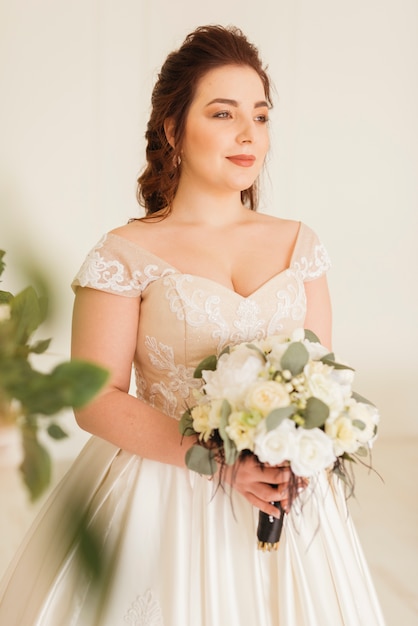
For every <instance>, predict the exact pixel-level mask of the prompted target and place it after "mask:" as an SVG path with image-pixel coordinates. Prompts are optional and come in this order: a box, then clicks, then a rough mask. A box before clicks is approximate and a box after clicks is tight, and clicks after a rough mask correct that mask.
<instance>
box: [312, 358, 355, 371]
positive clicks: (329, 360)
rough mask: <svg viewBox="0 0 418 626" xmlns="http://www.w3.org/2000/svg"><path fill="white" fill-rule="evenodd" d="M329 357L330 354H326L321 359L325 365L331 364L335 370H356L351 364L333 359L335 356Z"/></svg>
mask: <svg viewBox="0 0 418 626" xmlns="http://www.w3.org/2000/svg"><path fill="white" fill-rule="evenodd" d="M331 356H333V355H331ZM328 357H330V355H329V354H326V355H325V356H323V357H322V359H320V361H321V362H322V363H324V365H329V366H330V367H333V368H334V369H335V370H351V371H352V372H354V371H355V370H354V368H353V367H350V366H349V365H344V364H343V363H337V362H336V361H334V360H333V358H328Z"/></svg>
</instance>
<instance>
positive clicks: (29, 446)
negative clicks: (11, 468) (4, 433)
mask: <svg viewBox="0 0 418 626" xmlns="http://www.w3.org/2000/svg"><path fill="white" fill-rule="evenodd" d="M22 432H23V439H22V443H23V454H24V457H23V462H22V464H21V466H20V468H19V469H20V471H21V472H22V474H23V480H24V482H25V484H26V486H27V487H28V489H29V493H30V499H31V500H32V501H35V500H37V499H38V498H39V497H40V496H41V495H42V494H43V492H44V491H45V490H46V488H47V487H48V485H49V483H50V482H51V458H50V456H49V454H48V451H47V450H46V449H45V448H44V447H43V446H42V445H41V444H40V443H39V441H38V439H37V430H36V426H35V427H24V428H23V429H22Z"/></svg>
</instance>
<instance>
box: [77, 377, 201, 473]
mask: <svg viewBox="0 0 418 626" xmlns="http://www.w3.org/2000/svg"><path fill="white" fill-rule="evenodd" d="M75 415H76V419H77V422H78V424H79V426H80V427H81V428H83V429H84V430H87V431H88V432H90V433H92V434H93V435H97V436H98V437H101V438H102V439H106V440H107V441H110V442H111V443H113V444H114V445H116V446H118V447H120V448H122V449H123V450H127V451H128V452H132V453H133V454H137V455H139V456H142V457H144V458H148V459H153V460H156V461H160V462H161V463H168V464H170V465H176V466H178V467H185V461H184V457H185V454H186V452H187V450H188V449H189V447H190V446H192V445H193V443H195V437H183V438H182V436H181V434H180V431H179V425H178V421H177V420H176V419H173V418H171V417H168V416H167V415H165V414H164V413H162V412H161V411H158V410H157V409H154V408H153V407H151V406H149V405H148V404H146V403H145V402H143V401H142V400H139V399H138V398H135V397H134V396H131V395H129V394H127V393H125V392H123V391H120V390H116V389H115V390H110V391H107V392H106V393H104V394H102V395H101V396H99V397H98V398H97V399H96V400H94V401H93V402H92V403H91V404H89V405H88V406H87V407H86V408H84V409H82V410H77V411H76V412H75Z"/></svg>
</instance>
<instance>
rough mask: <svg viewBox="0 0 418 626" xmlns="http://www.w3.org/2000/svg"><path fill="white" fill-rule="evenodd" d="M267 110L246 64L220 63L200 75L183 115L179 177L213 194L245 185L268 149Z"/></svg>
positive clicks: (258, 83)
mask: <svg viewBox="0 0 418 626" xmlns="http://www.w3.org/2000/svg"><path fill="white" fill-rule="evenodd" d="M268 114H269V109H268V104H267V102H266V97H265V93H264V87H263V83H262V82H261V79H260V77H259V76H258V74H257V72H256V71H255V70H253V69H252V68H250V67H248V66H238V65H226V66H224V67H220V68H217V69H214V70H211V71H210V72H208V73H207V74H205V75H204V76H203V77H202V79H201V80H200V82H199V83H198V86H197V90H196V95H195V97H194V100H193V101H192V103H191V106H190V109H189V113H188V116H187V119H186V126H185V133H184V138H183V142H182V151H181V159H182V161H181V178H180V182H181V183H183V182H188V183H192V184H193V185H194V186H195V187H196V186H197V188H198V189H200V190H202V191H207V192H209V193H218V194H224V193H228V192H238V191H239V192H240V191H242V190H244V189H248V188H249V187H251V185H252V184H253V183H254V181H255V179H256V178H257V176H258V174H259V173H260V170H261V168H262V166H263V163H264V159H265V156H266V154H267V151H268V148H269V133H268V128H267V126H268V125H267V121H268Z"/></svg>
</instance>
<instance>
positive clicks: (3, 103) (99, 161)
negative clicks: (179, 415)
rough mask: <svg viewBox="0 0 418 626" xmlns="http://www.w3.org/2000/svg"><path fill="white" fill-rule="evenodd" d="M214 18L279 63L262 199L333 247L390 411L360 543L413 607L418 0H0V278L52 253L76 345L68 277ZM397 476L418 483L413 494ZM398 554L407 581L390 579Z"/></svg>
mask: <svg viewBox="0 0 418 626" xmlns="http://www.w3.org/2000/svg"><path fill="white" fill-rule="evenodd" d="M203 23H222V24H228V23H234V24H236V25H238V26H240V27H241V28H242V29H243V30H244V32H245V33H246V34H247V35H248V36H249V38H250V39H251V40H253V41H254V42H255V43H256V44H257V45H258V46H259V48H260V50H261V53H262V56H263V58H264V59H265V61H266V62H267V63H268V65H269V72H270V75H271V77H272V79H273V81H274V84H275V86H276V95H275V105H276V106H275V109H274V112H273V115H272V126H271V127H272V138H273V147H272V150H271V154H270V157H269V163H268V168H267V174H266V176H265V194H264V197H263V206H262V210H264V211H266V212H269V213H273V214H276V215H279V216H283V217H291V218H295V219H301V220H303V221H305V222H307V223H308V224H309V225H310V226H311V227H313V228H314V229H315V230H316V231H317V232H318V234H319V235H320V237H321V239H322V240H323V242H324V243H325V245H326V247H327V248H328V250H329V253H330V255H331V257H332V261H333V269H332V271H331V272H330V275H329V280H330V287H331V293H332V298H333V305H334V320H335V321H334V345H335V350H336V352H337V354H338V355H339V356H341V357H343V358H345V359H347V360H348V361H349V362H351V364H352V365H353V366H355V367H356V368H357V370H358V373H357V385H356V387H357V389H358V391H360V392H361V393H363V394H364V395H366V396H368V397H370V398H371V399H373V400H374V401H375V402H376V404H377V405H378V406H379V407H380V409H381V413H382V424H381V429H380V432H381V441H382V444H381V448H380V452H378V451H377V452H376V460H377V461H379V466H378V467H377V469H378V470H379V471H381V473H383V474H384V478H385V480H386V488H387V489H388V491H387V492H385V491H384V490H383V487H382V486H381V484H380V483H379V485H378V486H376V491H373V490H372V491H371V492H370V493H368V494H367V495H366V496H365V498H366V500H367V502H366V509H365V510H363V512H362V513H359V514H358V517H359V526H360V530H361V529H362V524H364V519H365V516H366V514H369V518H368V519H372V515H373V513H374V514H375V513H376V511H381V513H382V515H383V517H378V518H377V517H376V518H373V519H374V522H373V523H376V524H377V525H378V526H379V528H380V527H381V525H382V527H383V528H384V529H386V530H385V532H386V535H385V534H383V536H379V540H378V539H377V536H378V533H377V534H376V533H375V532H373V528H370V527H369V529H368V530H367V529H366V530H365V531H364V536H365V537H367V541H368V542H370V544H368V545H367V546H366V548H367V550H370V553H371V554H372V559H374V558H375V556H376V555H377V554H379V555H380V556H379V559H378V560H379V565H378V564H377V563H375V561H373V568H374V569H375V572H376V574H375V575H376V577H377V578H378V585H379V586H380V589H381V590H382V593H383V595H385V598H384V602H385V603H386V604H388V605H389V599H388V598H390V601H391V604H390V607H392V608H389V610H392V611H393V615H395V614H396V615H397V616H399V615H402V610H405V606H406V605H408V606H409V608H410V612H409V613H408V614H407V613H405V615H404V618H403V621H402V619H401V620H400V621H399V623H402V624H403V625H405V624H408V623H410V624H412V623H413V621H410V622H408V619H411V620H412V619H413V618H412V615H417V614H418V608H417V598H416V595H415V593H416V592H415V590H414V589H412V583H411V582H410V580H411V577H412V576H414V577H415V580H416V576H417V573H418V572H417V568H416V565H415V562H416V561H417V558H416V557H417V537H416V531H415V528H416V522H417V508H416V507H417V505H416V499H417V497H416V482H414V479H416V477H417V470H416V468H417V464H416V461H415V460H414V459H415V454H414V451H415V449H416V443H417V441H418V420H417V419H416V412H415V410H414V409H415V405H416V400H415V398H416V395H415V392H416V386H417V385H416V382H415V381H416V376H417V372H418V367H417V365H418V359H417V353H418V342H417V334H418V331H417V326H418V324H417V319H418V305H417V296H416V267H417V260H418V259H417V245H416V238H417V234H418V229H417V207H418V182H417V180H418V177H417V174H418V121H417V120H418V116H417V111H418V2H417V0H351V1H350V2H342V1H341V2H340V1H338V0H312V1H310V0H293V1H292V0H264V2H262V3H257V2H256V3H254V2H246V3H243V2H242V0H227V1H225V0H211V2H207V3H205V5H203V4H202V5H201V3H197V2H195V0H178V1H176V2H169V1H168V0H152V1H151V0H147V1H144V0H142V1H141V0H71V2H69V1H65V0H15V1H14V2H10V1H9V0H1V4H0V55H1V56H0V64H1V65H0V72H1V74H0V79H1V86H0V89H1V97H0V248H3V249H6V250H7V257H6V260H7V261H8V265H9V268H8V271H7V273H6V276H5V278H6V281H5V286H6V287H8V288H10V289H12V290H16V288H17V287H18V286H19V285H20V283H21V282H22V283H23V281H24V278H22V276H21V275H19V274H18V273H16V272H15V270H14V267H15V266H16V265H17V264H18V263H19V262H20V261H21V260H22V258H23V257H25V256H26V255H29V258H31V259H37V261H38V263H39V264H40V265H41V266H42V267H44V268H45V269H46V270H47V272H48V275H49V276H50V277H51V284H52V290H53V293H54V295H55V309H54V316H53V318H52V320H51V324H50V328H49V329H47V330H46V331H45V332H46V333H47V334H52V335H53V337H54V343H53V345H52V350H51V354H50V356H49V357H46V358H45V359H44V360H43V364H45V363H46V361H49V363H48V366H49V364H52V363H53V362H54V361H56V360H62V359H64V358H67V357H68V353H69V336H70V319H71V307H72V293H71V291H70V289H69V283H70V282H71V279H72V277H73V275H74V273H75V272H76V271H77V269H78V267H79V265H80V264H81V262H82V260H83V258H84V256H85V254H86V252H87V251H88V250H89V248H90V247H91V246H92V245H93V244H94V243H95V242H96V241H97V240H98V239H99V238H100V236H101V235H102V233H104V232H105V231H107V230H109V229H110V228H113V227H115V226H117V225H119V224H121V223H123V222H126V221H127V219H128V218H129V217H130V216H135V215H138V212H139V209H138V207H137V204H136V200H135V181H136V177H137V175H138V172H139V170H140V169H141V166H142V164H143V156H142V155H143V146H144V144H143V133H144V129H145V124H146V120H147V116H148V110H149V96H150V90H151V86H152V84H153V82H154V79H155V76H156V73H157V71H158V68H159V66H160V64H161V63H162V62H163V60H164V58H165V56H166V54H167V53H168V52H169V51H170V50H171V49H172V48H173V47H176V46H178V45H180V43H181V42H182V40H183V38H184V36H185V35H186V34H187V33H188V32H189V31H190V30H192V29H193V28H194V27H195V26H197V25H199V24H203ZM44 334H45V333H44ZM66 420H67V422H68V424H69V428H70V430H71V431H72V432H73V437H72V438H71V439H70V440H69V441H68V442H66V443H63V444H60V447H59V448H56V449H55V451H54V455H56V457H57V458H63V459H65V460H67V459H70V458H72V457H73V456H74V454H75V453H76V451H77V450H78V448H79V447H80V445H81V444H82V442H83V441H84V440H85V436H84V435H81V434H80V433H78V432H77V431H76V429H75V427H74V426H73V425H72V421H71V418H70V416H66ZM377 445H378V446H379V444H377ZM377 450H379V448H377ZM383 452H384V454H383ZM379 455H380V456H379ZM408 459H410V460H408ZM413 461H414V462H415V465H413V464H412V462H413ZM375 464H376V463H375ZM395 465H396V469H395ZM394 476H396V477H397V478H396V481H395V482H394V481H393V477H394ZM366 480H368V479H366ZM403 483H407V484H408V485H410V486H411V485H412V488H411V490H410V491H408V492H406V494H405V497H404V496H400V495H399V494H400V489H401V487H402V485H403ZM371 484H373V485H376V484H377V483H375V482H373V483H371ZM362 488H363V487H362V485H361V486H360V489H362ZM379 494H380V495H379ZM379 497H380V500H379ZM400 497H402V498H404V499H403V500H402V502H401V503H400V502H399V501H398V500H396V498H400ZM374 498H376V503H375V504H374V503H373V499H374ZM385 502H386V506H389V507H390V508H391V510H392V511H393V508H394V507H397V506H399V507H400V508H399V511H400V514H401V513H402V515H403V516H404V517H406V518H407V521H408V522H409V523H410V524H411V526H410V527H409V529H410V530H409V531H406V530H404V531H403V539H408V544H407V545H406V544H404V545H403V546H401V545H399V546H397V547H396V550H395V549H394V548H392V553H391V552H390V549H389V551H388V548H387V546H386V542H387V539H388V538H391V537H392V536H394V535H396V533H397V530H398V528H397V526H396V524H397V519H396V516H395V517H394V518H393V520H392V522H393V523H394V524H395V526H393V527H391V528H390V527H389V526H385V524H387V523H388V522H387V520H386V515H385V508H384V503H385ZM379 503H380V507H381V509H379ZM367 507H369V508H367ZM402 507H404V508H402ZM395 510H396V509H395ZM413 529H414V530H413ZM361 531H362V530H361ZM362 532H363V531H362ZM408 532H410V533H411V534H410V535H408ZM367 533H368V534H367ZM373 541H374V544H373ZM373 546H374V547H373ZM373 550H374V552H373ZM379 550H380V552H379ZM402 550H403V551H404V554H403V553H402ZM387 551H388V552H387ZM386 553H387V554H388V558H387V560H385V554H386ZM401 553H402V554H403V556H402V558H403V564H402V563H401V561H400V558H401V557H400V554H401ZM408 558H409V561H408ZM405 559H406V561H405ZM408 564H409V565H408ZM408 567H409V568H410V569H408ZM382 568H383V569H382ZM394 568H395V570H396V571H397V572H398V574H399V576H400V577H401V581H399V580H398V581H397V582H396V581H395V582H394V579H393V577H392V574H393V571H394ZM412 568H414V572H412ZM415 586H416V585H414V587H415ZM395 588H396V589H395ZM391 593H392V596H393V597H392V596H390V594H391ZM402 593H405V594H406V595H407V599H406V600H405V598H403V599H402ZM388 594H389V596H388ZM392 600H393V602H392ZM396 602H398V604H397V605H396ZM401 607H403V609H402V608H401ZM406 610H407V611H408V609H406ZM392 623H394V622H392Z"/></svg>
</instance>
